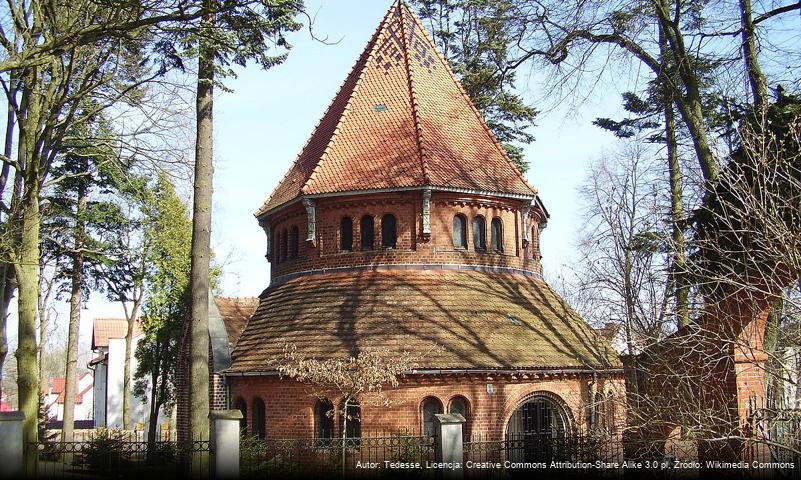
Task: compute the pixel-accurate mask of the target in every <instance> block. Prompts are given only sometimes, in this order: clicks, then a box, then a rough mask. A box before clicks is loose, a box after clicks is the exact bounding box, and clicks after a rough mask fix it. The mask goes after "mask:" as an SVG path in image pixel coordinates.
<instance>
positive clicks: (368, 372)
mask: <svg viewBox="0 0 801 480" xmlns="http://www.w3.org/2000/svg"><path fill="white" fill-rule="evenodd" d="M418 361H419V360H418V358H417V357H415V356H413V355H412V354H410V353H408V352H401V353H397V352H392V351H390V350H389V349H387V348H376V349H370V350H364V351H362V352H360V353H359V354H358V355H356V356H355V357H354V356H350V357H338V358H329V359H315V358H308V357H306V356H305V355H303V354H301V353H300V352H298V350H297V347H296V346H294V345H293V346H286V347H285V349H284V357H283V358H279V359H273V364H274V366H275V368H276V370H278V372H279V373H280V374H281V375H285V376H287V377H289V378H292V379H295V380H298V381H300V382H305V383H308V384H309V385H310V386H312V388H313V393H312V395H314V396H316V397H317V398H319V399H320V400H329V401H331V402H332V403H331V405H332V410H331V411H330V412H328V414H329V415H331V416H333V415H334V413H337V414H338V415H339V417H340V418H341V419H342V432H341V435H342V473H343V475H344V474H345V453H346V441H345V439H346V438H347V432H348V422H349V421H358V420H359V419H358V418H352V411H351V407H352V406H355V405H359V404H363V403H364V402H368V401H372V402H375V404H377V405H383V406H389V405H390V404H391V403H392V402H391V400H390V399H389V397H387V396H386V395H385V393H384V389H385V388H389V387H397V386H398V384H399V380H398V378H399V377H400V376H401V375H402V374H404V373H411V372H412V371H413V370H414V369H415V368H417V366H418ZM333 395H336V396H337V397H338V398H331V397H332V396H333ZM337 400H338V403H335V402H336V401H337Z"/></svg>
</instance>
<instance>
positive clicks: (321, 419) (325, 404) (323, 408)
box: [314, 400, 334, 440]
mask: <svg viewBox="0 0 801 480" xmlns="http://www.w3.org/2000/svg"><path fill="white" fill-rule="evenodd" d="M314 413H315V414H314V416H315V417H316V419H317V438H321V439H325V440H330V439H332V438H334V405H333V404H332V403H331V402H330V401H328V400H318V401H317V405H316V406H315V412H314Z"/></svg>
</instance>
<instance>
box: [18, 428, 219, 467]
mask: <svg viewBox="0 0 801 480" xmlns="http://www.w3.org/2000/svg"><path fill="white" fill-rule="evenodd" d="M27 448H31V449H36V451H37V457H38V461H37V463H36V467H35V468H36V470H35V471H33V472H30V471H29V472H26V476H27V477H28V478H33V477H38V478H67V477H70V478H73V477H80V476H89V477H91V478H102V477H108V478H137V477H140V478H141V477H142V476H144V475H156V476H158V477H160V476H162V475H168V476H169V475H174V476H185V475H189V476H193V477H194V476H206V477H207V476H208V473H209V472H210V471H211V466H210V459H209V458H210V455H209V452H210V448H209V441H208V440H196V441H193V442H191V444H187V445H180V444H178V443H177V442H175V441H157V442H154V443H153V444H149V443H148V442H147V441H141V440H138V439H136V437H135V436H134V437H132V436H128V435H123V434H119V433H114V432H113V431H112V432H103V431H100V432H98V433H96V434H95V435H93V436H91V437H87V439H85V440H79V441H69V442H63V441H60V440H56V441H43V442H39V443H31V444H28V445H27ZM181 448H185V449H186V450H187V453H188V454H187V455H184V456H181V455H179V450H180V449H181ZM181 457H183V458H188V459H197V458H200V459H202V461H194V462H191V461H188V462H184V463H181V462H179V458H181Z"/></svg>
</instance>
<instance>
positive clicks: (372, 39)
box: [255, 8, 392, 217]
mask: <svg viewBox="0 0 801 480" xmlns="http://www.w3.org/2000/svg"><path fill="white" fill-rule="evenodd" d="M390 13H392V9H391V8H390V9H389V10H388V11H387V13H386V14H385V15H384V18H383V20H381V22H379V24H378V27H376V29H375V31H374V32H373V35H372V36H371V37H370V40H369V41H368V42H367V46H366V47H365V49H364V51H362V53H361V55H359V57H358V58H356V62H354V64H353V67H351V69H350V71H349V72H348V74H347V75H346V76H345V79H344V80H343V81H342V83H341V84H340V86H339V88H338V89H337V93H336V94H335V95H334V97H333V98H332V99H331V101H330V102H329V103H328V107H326V109H325V111H323V114H322V116H321V117H320V119H319V120H317V123H316V124H315V125H314V128H313V129H312V133H311V135H309V138H308V139H307V140H306V143H305V144H303V148H301V149H300V152H299V153H298V155H297V156H296V157H295V161H294V162H292V165H290V166H289V168H288V169H287V170H286V172H285V173H284V176H283V177H281V180H280V181H279V182H278V184H277V185H276V188H275V189H274V190H273V193H272V194H271V195H270V196H269V197H268V198H267V200H266V201H265V202H264V203H263V204H262V206H261V207H259V209H258V210H257V211H256V214H255V216H256V217H258V216H260V215H261V214H263V213H264V212H265V207H266V206H267V205H269V204H270V202H271V201H272V199H273V197H274V196H275V195H276V194H277V193H278V191H279V188H278V187H280V186H281V185H283V183H284V180H286V179H287V177H288V176H289V174H290V173H292V171H293V170H294V169H295V166H296V165H297V164H298V161H299V160H300V159H301V158H303V154H304V153H305V152H306V149H307V148H308V147H309V144H310V143H311V142H312V140H313V139H314V134H315V133H316V132H317V129H318V128H319V127H320V125H321V124H322V122H323V120H324V119H325V117H326V116H327V115H328V112H329V111H330V110H331V108H332V107H333V106H334V104H335V103H336V101H337V99H339V95H340V94H342V93H344V92H343V88H345V85H347V83H348V79H350V77H351V75H353V74H354V72H355V71H356V69H357V68H358V67H359V65H360V64H361V63H362V60H363V59H364V64H363V65H362V67H361V72H359V77H358V79H357V80H356V83H355V84H354V85H353V90H352V91H351V93H350V95H348V101H347V103H346V104H345V107H344V108H343V109H342V114H341V115H340V116H339V119H338V121H337V126H336V127H335V128H334V131H333V132H332V133H331V138H329V139H328V142H327V143H326V147H325V150H324V151H323V153H322V154H321V155H320V158H318V159H317V161H316V163H315V165H314V168H313V169H312V171H311V173H310V174H309V176H308V177H307V178H306V179H305V180H304V181H303V185H301V187H300V188H299V191H300V193H301V194H303V193H304V190H305V189H306V186H307V185H308V183H309V180H311V178H312V177H313V176H314V174H315V173H316V171H317V167H319V166H320V161H321V160H322V159H323V158H324V157H325V155H326V153H328V149H329V148H330V147H331V143H332V140H333V139H334V137H335V136H336V134H337V132H338V130H339V125H341V123H342V118H344V117H345V114H346V113H347V111H348V106H350V102H351V99H352V98H353V94H354V93H355V92H356V89H357V88H358V86H359V83H360V81H361V79H362V77H363V76H364V72H365V70H366V69H365V67H366V66H367V62H368V61H369V59H370V57H371V56H372V52H373V48H374V47H375V42H376V41H377V39H378V35H379V34H380V33H381V27H382V26H383V25H384V22H385V21H386V19H387V18H388V17H389V15H390ZM365 55H366V56H367V57H366V58H365Z"/></svg>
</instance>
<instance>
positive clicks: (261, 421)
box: [253, 398, 267, 440]
mask: <svg viewBox="0 0 801 480" xmlns="http://www.w3.org/2000/svg"><path fill="white" fill-rule="evenodd" d="M253 436H254V437H256V438H258V439H259V440H264V439H265V437H266V436H267V415H266V412H265V408H264V401H263V400H262V399H261V398H257V399H255V400H253Z"/></svg>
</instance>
